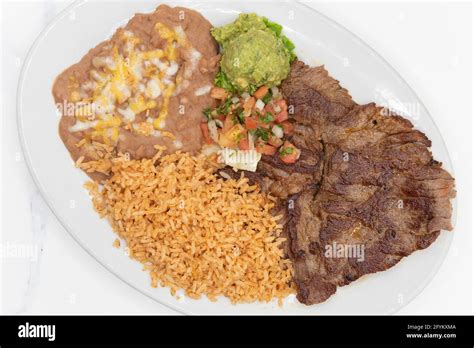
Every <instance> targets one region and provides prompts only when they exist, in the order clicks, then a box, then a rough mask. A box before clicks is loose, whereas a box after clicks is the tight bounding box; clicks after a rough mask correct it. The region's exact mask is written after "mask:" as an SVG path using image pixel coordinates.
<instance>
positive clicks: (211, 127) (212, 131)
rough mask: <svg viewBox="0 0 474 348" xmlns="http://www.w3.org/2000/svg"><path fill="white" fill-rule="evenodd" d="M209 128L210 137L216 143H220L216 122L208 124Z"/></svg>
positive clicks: (212, 121)
mask: <svg viewBox="0 0 474 348" xmlns="http://www.w3.org/2000/svg"><path fill="white" fill-rule="evenodd" d="M207 128H209V136H210V137H211V139H212V140H214V141H215V142H216V143H217V142H218V141H219V133H218V132H217V125H216V122H215V121H214V120H210V121H209V122H207Z"/></svg>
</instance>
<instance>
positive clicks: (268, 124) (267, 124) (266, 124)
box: [257, 119, 273, 129]
mask: <svg viewBox="0 0 474 348" xmlns="http://www.w3.org/2000/svg"><path fill="white" fill-rule="evenodd" d="M257 126H258V127H261V128H265V129H270V128H271V127H273V124H272V123H271V122H269V123H265V122H263V121H262V120H260V119H259V120H258V121H257Z"/></svg>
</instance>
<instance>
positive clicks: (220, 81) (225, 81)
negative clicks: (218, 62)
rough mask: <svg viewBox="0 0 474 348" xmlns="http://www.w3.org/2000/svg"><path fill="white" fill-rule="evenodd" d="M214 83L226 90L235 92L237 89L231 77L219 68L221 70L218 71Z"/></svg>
mask: <svg viewBox="0 0 474 348" xmlns="http://www.w3.org/2000/svg"><path fill="white" fill-rule="evenodd" d="M214 84H215V85H216V86H217V87H221V88H224V89H225V90H226V91H229V92H231V93H235V92H236V91H237V90H236V88H235V86H234V85H233V84H232V82H231V81H230V79H229V77H228V76H227V75H226V73H225V72H223V71H222V70H219V72H218V73H217V75H216V78H215V79H214Z"/></svg>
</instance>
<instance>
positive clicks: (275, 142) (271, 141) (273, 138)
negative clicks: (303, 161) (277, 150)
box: [268, 135, 283, 147]
mask: <svg viewBox="0 0 474 348" xmlns="http://www.w3.org/2000/svg"><path fill="white" fill-rule="evenodd" d="M268 143H269V144H270V145H272V146H274V147H280V146H281V145H282V144H283V140H281V139H280V138H278V137H276V136H274V135H272V136H271V137H270V139H268Z"/></svg>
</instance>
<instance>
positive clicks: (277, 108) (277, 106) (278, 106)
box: [273, 104, 281, 113]
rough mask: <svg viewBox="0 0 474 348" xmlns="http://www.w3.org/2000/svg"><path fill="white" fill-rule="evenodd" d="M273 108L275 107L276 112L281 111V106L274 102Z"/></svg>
mask: <svg viewBox="0 0 474 348" xmlns="http://www.w3.org/2000/svg"><path fill="white" fill-rule="evenodd" d="M273 108H274V109H275V112H276V113H279V112H280V111H281V107H280V105H278V104H275V106H274V107H273Z"/></svg>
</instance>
